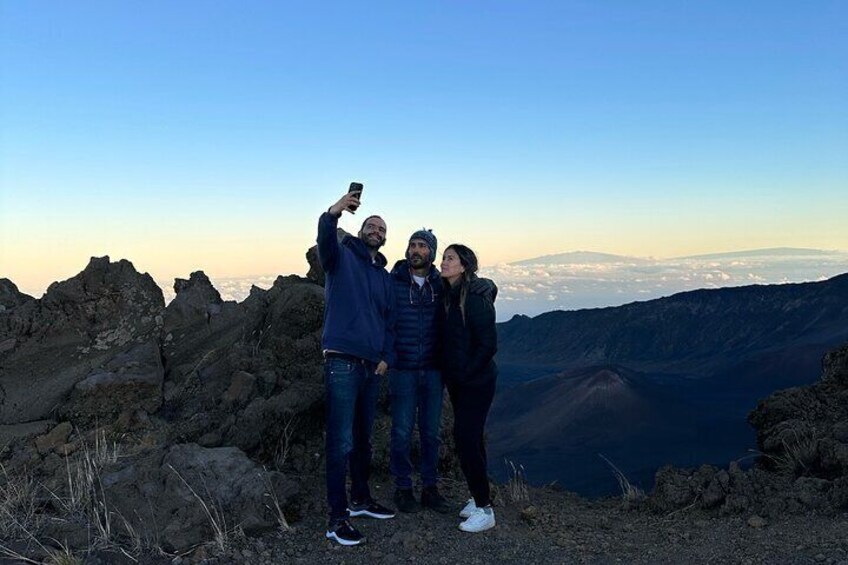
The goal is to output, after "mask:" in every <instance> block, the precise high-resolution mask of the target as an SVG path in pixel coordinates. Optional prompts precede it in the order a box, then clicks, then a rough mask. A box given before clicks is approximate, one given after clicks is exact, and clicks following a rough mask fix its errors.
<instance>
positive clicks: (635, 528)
mask: <svg viewBox="0 0 848 565" xmlns="http://www.w3.org/2000/svg"><path fill="white" fill-rule="evenodd" d="M314 257H315V256H314V251H312V258H313V260H312V261H311V267H312V268H311V270H310V276H309V278H301V277H297V276H288V277H282V276H281V277H278V278H277V280H276V281H275V282H274V284H273V286H272V287H271V288H270V289H268V290H263V289H260V288H257V287H254V288H253V289H252V291H251V293H250V296H249V297H248V298H247V299H246V300H244V301H243V302H241V303H235V302H227V301H222V300H221V298H220V295H219V294H218V292H217V291H216V290H215V289H214V287H213V286H212V285H211V283H210V281H209V279H208V277H206V276H205V275H204V274H203V273H202V272H195V273H192V274H191V275H190V277H189V278H188V279H177V281H176V282H175V285H174V289H175V291H176V293H177V295H176V298H175V299H174V301H173V302H171V303H170V304H169V305H168V306H167V307H166V306H165V304H164V301H163V299H162V293H161V290H160V289H159V288H158V287H156V285H155V284H154V283H153V281H152V279H151V278H150V277H149V276H148V275H146V274H140V273H138V272H137V271H136V270H135V269H134V267H133V266H132V264H131V263H129V262H128V261H125V260H121V261H117V262H111V261H110V260H109V258H108V257H103V258H94V259H92V260H91V262H90V263H89V265H88V266H87V267H86V268H85V270H83V271H82V272H81V273H80V274H79V275H77V276H76V277H73V278H71V279H69V280H67V281H64V282H61V283H55V284H53V285H51V286H50V288H49V289H48V291H47V293H45V295H44V297H42V298H41V299H34V298H32V297H27V296H26V295H22V294H21V293H19V292H18V291H17V288H16V287H15V286H14V284H12V283H11V282H10V281H7V280H5V279H4V280H2V281H0V305H2V307H3V311H1V312H0V463H2V471H1V472H0V495H2V496H0V505H2V506H1V507H0V539H2V540H4V541H3V542H2V545H3V547H4V548H6V553H5V555H6V556H8V555H11V554H10V553H9V552H10V551H11V552H18V553H19V554H21V555H23V556H29V557H30V558H34V559H45V558H46V557H47V555H48V554H49V552H51V551H56V550H55V549H54V548H55V547H56V545H57V542H58V544H61V545H62V546H64V547H65V548H66V549H67V551H68V552H69V553H73V554H75V555H77V556H81V557H82V558H84V559H85V560H86V561H88V562H92V563H96V562H120V561H121V560H124V561H127V562H129V561H128V558H127V557H126V555H127V554H129V555H132V556H133V559H140V560H142V561H146V562H166V561H174V562H181V561H188V562H196V561H204V560H206V561H207V562H220V563H229V562H234V561H235V562H245V563H253V562H269V563H270V562H279V560H281V559H286V560H294V561H298V560H300V561H301V562H322V561H324V562H338V561H339V559H340V556H341V558H342V560H344V561H349V562H365V561H368V562H374V561H376V562H396V561H397V558H398V556H402V557H403V558H404V559H408V560H410V561H413V562H414V561H417V560H420V561H422V562H423V561H425V560H426V561H428V562H430V561H432V560H435V561H439V560H440V559H441V561H439V562H453V560H454V559H453V557H455V556H457V555H466V556H468V558H469V560H471V561H473V559H475V558H476V559H478V560H479V562H515V561H516V560H519V559H522V558H525V560H526V561H527V562H540V563H541V562H551V560H558V558H561V560H575V561H582V562H606V561H605V560H607V559H608V560H615V559H616V558H618V559H622V558H623V559H625V560H627V561H632V562H642V561H640V560H641V559H642V558H643V557H644V558H645V561H643V562H675V560H676V557H680V555H682V554H681V553H680V552H681V551H686V549H685V548H686V546H687V538H686V535H689V537H690V538H693V536H700V537H704V535H705V534H706V533H708V532H714V531H722V530H728V531H730V530H732V533H729V534H728V539H736V538H735V536H737V535H742V534H741V533H740V532H749V531H750V532H753V531H757V532H759V531H768V528H772V529H774V530H775V531H780V532H784V533H782V534H780V535H782V536H784V537H785V539H784V541H787V540H789V542H791V541H792V540H793V539H794V538H793V537H792V534H791V532H792V530H793V529H797V524H798V523H799V521H800V523H804V521H805V520H807V521H808V522H807V523H809V524H815V525H816V526H817V527H819V529H820V534H821V536H822V538H823V539H824V541H823V542H822V543H821V544H820V545H819V546H814V547H813V550H815V551H818V550H819V549H821V551H822V552H823V553H822V555H824V559H823V561H826V560H828V559H831V560H832V561H831V562H839V561H840V560H844V559H848V557H846V554H845V552H846V551H848V535H846V533H848V529H845V526H846V515H845V512H846V511H848V497H846V494H845V493H846V476H848V465H846V460H848V459H846V457H845V453H846V449H848V447H846V446H848V438H846V437H845V425H846V422H848V416H846V413H845V406H848V402H846V395H848V363H846V360H848V347H844V348H841V349H839V350H836V351H834V352H833V353H831V354H830V355H829V356H828V357H827V358H826V360H825V364H824V377H823V379H822V381H821V383H819V384H817V385H815V386H814V387H809V388H803V389H796V390H790V391H784V392H781V393H778V394H776V395H774V396H772V397H770V398H769V399H766V400H764V401H763V402H762V403H761V404H760V406H758V407H757V409H756V410H755V411H754V412H753V413H752V415H751V423H752V425H754V426H755V427H756V428H757V431H758V437H759V441H760V449H761V451H762V454H761V455H760V457H759V459H760V464H758V465H757V466H755V467H754V468H752V469H748V470H743V469H741V468H740V467H739V466H738V465H735V464H731V466H730V467H729V468H728V469H718V468H715V467H706V466H705V467H702V468H700V469H692V470H680V469H671V468H664V469H661V470H660V471H659V472H658V474H657V484H656V487H655V490H654V492H653V493H651V494H650V495H649V496H643V495H641V494H640V493H637V492H628V491H625V492H624V496H623V497H622V498H621V499H616V500H605V501H599V502H589V501H585V500H583V499H580V498H577V497H575V496H573V495H570V494H568V493H562V492H558V491H557V490H556V489H551V488H544V489H535V488H529V487H526V485H522V483H521V481H520V480H519V479H516V480H515V481H514V482H513V483H510V484H509V485H502V486H498V487H497V489H496V490H497V492H498V493H499V496H498V506H499V510H498V514H499V521H500V522H499V528H496V530H494V531H493V532H492V534H491V535H487V536H481V537H476V538H474V540H468V539H467V538H463V537H462V534H460V533H458V532H457V531H456V529H455V520H454V519H453V518H445V517H438V516H430V515H422V516H421V517H420V519H419V521H415V520H416V518H415V517H408V516H402V517H400V518H399V519H398V520H397V521H396V522H395V521H390V523H386V524H376V525H375V526H373V527H372V528H371V534H370V535H371V539H372V541H376V542H378V543H379V542H380V540H382V541H383V542H385V544H384V545H382V546H381V547H379V549H375V548H374V546H373V545H372V547H371V548H370V549H365V550H363V551H358V549H357V552H351V553H346V554H340V553H339V548H336V547H334V546H331V545H328V544H327V542H324V541H322V538H321V535H320V530H321V528H322V526H323V512H324V508H323V506H324V503H323V489H322V481H321V473H322V471H323V461H322V459H321V458H322V456H323V448H322V441H323V440H322V429H323V422H322V418H323V406H322V386H323V385H322V376H321V353H320V332H321V323H322V312H323V289H322V287H321V286H320V285H319V284H317V282H316V281H322V280H323V275H322V273H321V272H320V266H318V265H317V262H316V261H314ZM381 402H382V410H381V414H380V416H379V418H378V422H377V424H376V429H375V438H374V443H375V471H376V475H377V477H376V480H377V483H378V486H381V489H382V492H388V491H389V489H390V487H389V486H388V484H387V468H386V466H387V461H388V429H389V421H388V417H387V413H388V411H387V409H386V408H387V407H386V404H385V402H386V401H385V398H384V399H383V400H382V401H381ZM448 406H449V405H448ZM445 412H446V415H445V418H446V422H445V425H444V426H443V430H444V432H443V433H445V437H444V439H445V449H444V450H443V451H444V452H443V455H442V458H441V461H440V465H441V469H442V472H443V474H444V476H445V481H444V485H445V490H446V491H447V492H448V493H449V494H451V495H452V497H453V499H455V500H457V501H458V504H461V502H459V501H461V500H462V496H463V494H462V491H463V489H462V487H461V484H460V482H459V481H458V479H459V476H458V474H457V469H456V463H455V460H454V459H453V455H452V449H451V438H450V437H449V430H450V426H451V423H450V420H451V414H450V410H449V409H448V410H446V411H445ZM384 497H387V495H385V496H384ZM670 517H673V519H672V518H670ZM670 520H671V523H672V524H673V526H672V528H673V529H674V530H675V533H674V534H670V533H668V534H667V533H665V532H664V531H662V529H661V528H662V527H663V526H664V525H665V524H668V523H669V521H670ZM699 520H700V521H701V522H705V523H706V525H704V524H700V525H699V524H698V523H697V522H698V521H699ZM396 524H398V525H396ZM404 524H405V526H404ZM628 524H629V526H628ZM737 526H739V528H740V529H738V530H737V529H735V528H737ZM398 528H401V529H398ZM658 528H660V529H658ZM764 528H765V530H764ZM428 531H429V532H431V533H430V534H428V533H427V532H428ZM316 532H317V533H316ZM433 532H435V533H433ZM708 537H709V536H708ZM743 537H744V535H743ZM436 539H439V540H443V541H444V546H443V547H441V548H440V550H437V551H435V552H433V550H432V548H433V546H434V545H435V541H436ZM640 539H642V540H644V539H651V540H656V544H658V545H656V552H655V553H647V550H648V548H647V546H640ZM35 540H38V542H37V543H36V541H35ZM50 540H55V541H50ZM486 540H489V541H490V542H492V547H487V545H486V543H485V542H486ZM622 540H624V541H622ZM669 540H672V541H673V543H672V541H669ZM481 543H482V545H481ZM717 543H718V542H717ZM734 543H736V542H734ZM627 544H630V545H627ZM690 545H692V547H695V545H697V544H690ZM778 546H779V551H778V553H777V554H774V553H771V554H769V553H765V554H764V555H771V556H773V557H774V556H776V557H777V559H773V560H771V561H770V562H793V561H792V559H791V557H792V556H794V555H800V556H802V557H803V558H804V559H806V558H807V557H809V558H810V559H813V560H814V561H815V560H816V558H817V557H818V555H819V554H818V553H815V554H811V555H809V556H807V555H806V553H805V552H807V550H808V549H809V544H807V545H806V546H805V547H806V548H807V549H804V550H799V549H798V544H795V545H791V543H790V545H786V543H783V542H781V544H778ZM698 547H702V550H698V552H700V553H698V552H696V559H695V561H696V562H697V561H698V560H701V561H702V562H709V560H710V559H712V558H713V557H715V556H734V555H737V556H742V558H743V559H745V558H750V559H752V560H753V561H752V562H757V561H756V559H757V555H756V553H751V552H746V551H737V550H736V549H735V548H734V547H725V548H723V549H722V548H721V547H717V548H716V547H712V546H709V544H707V545H703V546H701V545H699V546H698ZM817 548H818V549H817ZM0 551H2V550H0ZM710 551H712V553H711V552H710ZM734 551H735V552H736V553H734ZM810 551H812V550H810ZM475 552H478V553H476V554H475ZM479 552H483V554H482V557H481V556H480V553H479ZM486 552H489V553H486ZM793 552H795V553H793ZM475 555H476V557H475ZM649 558H650V559H649ZM781 560H783V561H781Z"/></svg>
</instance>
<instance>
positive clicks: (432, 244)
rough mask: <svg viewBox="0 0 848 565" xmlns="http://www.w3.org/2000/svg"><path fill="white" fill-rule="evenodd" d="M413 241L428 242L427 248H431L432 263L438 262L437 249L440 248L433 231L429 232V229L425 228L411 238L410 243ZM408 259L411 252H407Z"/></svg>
mask: <svg viewBox="0 0 848 565" xmlns="http://www.w3.org/2000/svg"><path fill="white" fill-rule="evenodd" d="M413 239H422V240H424V241H425V242H427V247H429V248H430V262H431V263H432V262H434V261H435V260H436V248H437V247H438V242H437V241H436V236H435V235H434V234H433V230H428V229H427V228H423V229H420V230H418V231H417V232H415V233H414V234H412V235H411V236H409V241H412V240H413ZM406 258H407V259H409V250H407V253H406Z"/></svg>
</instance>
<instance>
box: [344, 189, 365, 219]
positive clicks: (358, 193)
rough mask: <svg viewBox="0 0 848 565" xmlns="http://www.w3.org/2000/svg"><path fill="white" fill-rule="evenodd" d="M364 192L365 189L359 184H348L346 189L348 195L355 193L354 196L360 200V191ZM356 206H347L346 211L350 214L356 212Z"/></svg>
mask: <svg viewBox="0 0 848 565" xmlns="http://www.w3.org/2000/svg"><path fill="white" fill-rule="evenodd" d="M363 190H365V187H364V186H362V183H361V182H352V183H350V188H348V189H347V192H348V194H350V193H352V192H355V193H356V196H357V197H358V198H359V199H360V200H361V199H362V191H363ZM357 208H358V206H348V209H349V210H350V211H351V212H354V211H356V209H357Z"/></svg>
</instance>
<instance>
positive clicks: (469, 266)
mask: <svg viewBox="0 0 848 565" xmlns="http://www.w3.org/2000/svg"><path fill="white" fill-rule="evenodd" d="M450 249H453V251H454V253H456V256H457V257H459V263H460V264H461V265H462V266H463V267H465V272H464V273H462V277H461V278H460V279H459V285H460V288H459V311H460V312H461V313H462V324H463V325H465V298H466V297H467V296H468V289H469V288H470V286H471V281H473V280H474V279H475V278H477V269H478V267H479V265H478V263H477V255H476V254H475V253H474V251H472V250H471V248H470V247H468V246H467V245H462V244H461V243H451V244H450V245H448V246H447V247H446V248H445V253H447V252H448V250H450ZM449 309H450V300H445V314H447V312H448V310H449Z"/></svg>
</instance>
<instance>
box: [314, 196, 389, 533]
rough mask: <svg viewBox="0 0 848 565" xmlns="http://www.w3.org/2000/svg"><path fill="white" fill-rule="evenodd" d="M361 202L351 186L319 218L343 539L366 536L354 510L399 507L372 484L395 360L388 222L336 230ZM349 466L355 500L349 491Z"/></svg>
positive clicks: (329, 413) (330, 426) (333, 478)
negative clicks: (381, 402)
mask: <svg viewBox="0 0 848 565" xmlns="http://www.w3.org/2000/svg"><path fill="white" fill-rule="evenodd" d="M357 207H359V193H356V192H354V193H348V194H346V195H345V196H343V197H342V198H341V199H340V200H339V201H338V202H336V203H335V204H333V205H332V206H330V208H329V210H327V212H325V213H324V214H322V215H321V218H320V219H319V220H318V258H319V260H320V262H321V266H322V267H323V269H324V272H325V274H326V278H325V287H324V294H325V306H324V334H323V337H322V340H321V345H322V348H323V350H324V385H325V388H326V419H327V440H326V466H327V502H328V505H329V507H330V522H329V526H328V527H327V534H326V536H327V538H328V539H332V540H335V541H337V542H338V543H340V544H342V545H357V544H359V543H362V542H363V541H364V540H365V538H364V536H363V535H362V534H361V533H360V532H359V530H357V529H356V528H354V527H353V526H352V525H351V523H350V520H349V518H350V517H351V516H367V517H370V518H379V519H387V518H393V517H394V515H395V514H394V511H392V510H390V509H388V508H386V507H384V506H382V505H380V504H378V503H377V502H376V501H375V500H374V499H373V498H372V497H371V492H370V489H369V487H368V476H369V472H370V467H371V430H372V428H373V424H374V416H375V414H376V410H377V397H378V394H379V391H380V378H381V377H382V376H383V375H385V374H386V371H387V370H388V367H389V366H390V365H392V364H393V361H394V336H393V331H394V294H393V289H392V283H391V279H390V277H389V274H388V273H387V272H386V258H385V257H384V256H383V254H382V253H380V252H379V249H380V247H382V246H383V245H384V244H385V243H386V223H385V222H384V221H383V219H382V218H380V217H379V216H369V217H368V218H366V219H365V221H364V222H363V223H362V227H361V229H360V231H359V234H358V236H357V237H352V236H346V237H345V238H344V239H343V240H342V241H341V242H339V241H338V239H337V236H336V229H337V227H338V220H339V217H341V215H342V212H344V211H345V210H347V211H348V212H350V213H353V212H354V211H355V210H356V208H357ZM348 463H349V465H350V476H351V491H350V504H348V499H347V493H346V492H345V479H346V476H347V470H346V469H347V466H348Z"/></svg>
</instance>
